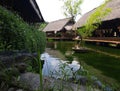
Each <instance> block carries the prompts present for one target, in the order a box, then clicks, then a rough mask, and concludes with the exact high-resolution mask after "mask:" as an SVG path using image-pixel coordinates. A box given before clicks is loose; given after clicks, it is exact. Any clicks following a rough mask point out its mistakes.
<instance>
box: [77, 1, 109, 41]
mask: <svg viewBox="0 0 120 91" xmlns="http://www.w3.org/2000/svg"><path fill="white" fill-rule="evenodd" d="M109 1H110V0H105V3H104V4H102V5H101V6H99V7H98V8H97V9H96V10H95V11H94V12H93V13H92V14H91V15H90V16H89V17H88V19H87V21H86V23H85V24H84V25H83V27H82V28H80V29H78V32H79V34H80V35H81V37H83V38H85V37H88V36H91V35H92V32H93V31H94V30H95V29H97V28H98V27H99V26H100V24H101V23H102V19H103V18H104V17H105V16H107V15H108V14H109V13H110V12H111V9H110V8H107V7H106V4H107V3H108V2H109ZM81 40H82V38H81Z"/></svg>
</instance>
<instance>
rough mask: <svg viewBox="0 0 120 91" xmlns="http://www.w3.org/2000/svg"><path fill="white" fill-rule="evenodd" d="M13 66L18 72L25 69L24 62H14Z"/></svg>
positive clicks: (22, 71)
mask: <svg viewBox="0 0 120 91" xmlns="http://www.w3.org/2000/svg"><path fill="white" fill-rule="evenodd" d="M15 67H16V68H17V69H18V70H19V72H20V73H24V72H25V71H26V69H27V65H26V64H25V63H18V64H15Z"/></svg>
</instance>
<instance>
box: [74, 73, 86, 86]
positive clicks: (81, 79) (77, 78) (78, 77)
mask: <svg viewBox="0 0 120 91" xmlns="http://www.w3.org/2000/svg"><path fill="white" fill-rule="evenodd" d="M76 80H77V81H78V82H80V84H81V85H86V84H87V82H88V79H87V77H85V76H80V75H78V76H76Z"/></svg>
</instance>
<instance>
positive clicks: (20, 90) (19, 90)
mask: <svg viewBox="0 0 120 91" xmlns="http://www.w3.org/2000/svg"><path fill="white" fill-rule="evenodd" d="M16 91H24V90H23V89H17V90H16Z"/></svg>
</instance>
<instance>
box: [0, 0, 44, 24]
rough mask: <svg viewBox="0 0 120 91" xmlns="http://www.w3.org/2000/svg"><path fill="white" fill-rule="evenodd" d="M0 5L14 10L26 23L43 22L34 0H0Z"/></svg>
mask: <svg viewBox="0 0 120 91" xmlns="http://www.w3.org/2000/svg"><path fill="white" fill-rule="evenodd" d="M0 5H2V6H3V7H6V8H7V9H9V10H11V11H13V12H16V13H17V14H19V15H20V16H21V17H22V18H23V20H25V21H26V22H28V23H40V22H44V19H43V17H42V14H41V12H40V9H39V7H38V5H37V3H36V0H0Z"/></svg>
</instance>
